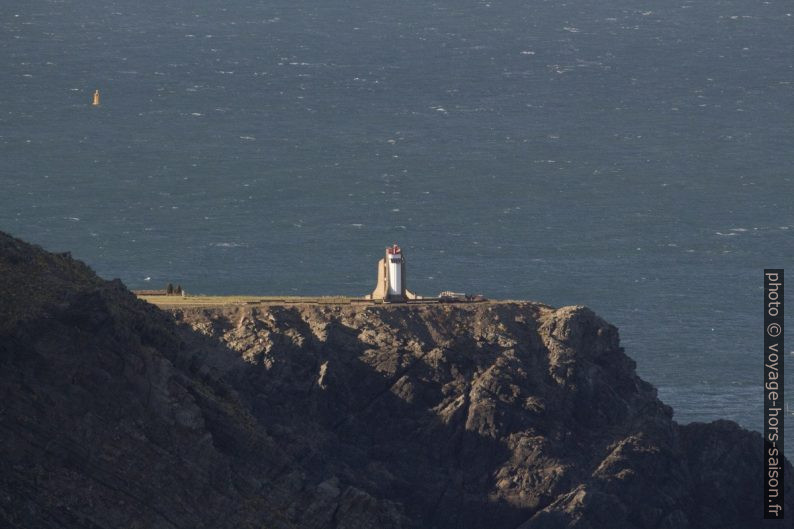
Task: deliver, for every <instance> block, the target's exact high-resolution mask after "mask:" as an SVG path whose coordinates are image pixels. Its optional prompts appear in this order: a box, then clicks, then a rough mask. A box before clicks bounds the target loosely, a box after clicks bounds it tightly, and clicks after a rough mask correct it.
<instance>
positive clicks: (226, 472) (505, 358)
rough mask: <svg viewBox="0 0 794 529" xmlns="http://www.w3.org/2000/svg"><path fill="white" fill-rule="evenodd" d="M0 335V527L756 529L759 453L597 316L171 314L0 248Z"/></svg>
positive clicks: (19, 248) (459, 308) (11, 243)
mask: <svg viewBox="0 0 794 529" xmlns="http://www.w3.org/2000/svg"><path fill="white" fill-rule="evenodd" d="M0 317H2V320H0V397H1V398H2V404H0V525H4V526H10V527H26V528H28V527H83V528H84V527H87V528H116V527H142V528H143V527H146V528H148V527H163V528H166V527H179V528H193V527H207V528H216V527H229V528H232V527H234V528H237V527H252V528H253V527H257V528H258V527H263V528H264V527H267V528H292V527H296V528H297V527H300V528H318V529H319V528H345V529H346V528H350V529H353V528H373V529H374V528H386V529H389V528H394V529H397V528H405V529H407V528H438V529H442V528H443V529H446V528H453V527H454V528H484V527H487V528H495V529H498V528H510V529H513V528H518V527H520V528H522V529H539V528H553V529H556V528H574V527H575V528H593V529H597V528H604V527H609V528H611V529H620V528H626V529H628V528H660V529H686V528H693V529H694V528H720V529H725V528H737V529H738V528H751V527H764V524H763V522H762V519H761V518H762V514H761V510H760V509H761V491H762V483H761V468H762V457H761V456H762V446H761V438H760V435H758V434H757V433H751V432H747V431H745V430H742V429H740V428H739V427H738V426H736V425H735V424H733V423H730V422H726V421H718V422H715V423H712V424H691V425H686V426H680V425H678V424H676V423H675V422H674V421H673V420H672V411H671V409H670V408H669V407H667V406H665V405H664V404H663V403H661V402H660V401H659V400H658V399H657V398H656V391H655V390H654V388H653V387H652V386H650V385H649V384H648V383H646V382H644V381H642V380H641V379H640V378H638V377H637V375H636V374H635V371H634V362H633V361H632V360H631V359H630V358H629V357H627V356H626V355H625V354H624V353H623V350H622V349H621V348H620V346H619V341H618V333H617V330H616V329H615V327H613V326H611V325H609V324H608V323H606V322H604V321H603V320H602V319H600V318H599V317H598V316H596V315H595V314H593V313H592V311H590V310H588V309H586V308H584V307H564V308H561V309H557V310H555V309H552V308H550V307H547V306H544V305H540V304H535V303H490V304H477V305H454V304H453V305H413V306H323V305H295V306H261V307H226V308H220V309H183V310H178V311H173V312H172V313H170V314H168V313H165V312H162V311H160V310H158V309H156V308H154V307H152V306H150V305H148V304H146V303H143V302H141V301H138V300H137V299H135V297H134V296H132V295H131V294H130V293H129V292H127V291H126V289H125V288H124V287H123V285H121V284H120V283H119V282H105V281H102V280H100V279H98V278H96V277H95V276H94V275H93V274H92V273H91V271H90V270H89V269H88V268H87V267H85V266H84V265H82V264H81V263H78V262H76V261H73V260H71V258H70V257H68V256H63V255H53V254H48V253H46V252H43V251H42V250H40V249H38V248H35V247H31V246H29V245H26V244H25V243H22V242H21V241H17V240H15V239H12V238H10V237H8V236H5V235H2V234H0ZM786 472H787V479H786V489H787V491H786V496H787V498H789V503H788V505H787V508H788V509H789V512H791V513H794V504H792V498H794V491H792V487H791V483H792V476H794V473H793V472H794V471H792V468H791V465H790V464H788V463H787V468H786ZM770 526H772V525H771V524H770Z"/></svg>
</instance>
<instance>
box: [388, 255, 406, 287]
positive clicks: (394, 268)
mask: <svg viewBox="0 0 794 529" xmlns="http://www.w3.org/2000/svg"><path fill="white" fill-rule="evenodd" d="M386 259H387V262H388V263H389V264H388V267H387V270H388V274H387V280H386V284H387V285H388V287H389V290H388V292H387V293H386V295H387V296H388V297H390V298H400V297H404V293H403V266H405V260H404V259H403V254H402V251H401V250H400V247H399V246H397V245H396V244H395V245H394V246H392V247H391V248H386Z"/></svg>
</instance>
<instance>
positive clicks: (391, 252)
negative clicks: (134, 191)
mask: <svg viewBox="0 0 794 529" xmlns="http://www.w3.org/2000/svg"><path fill="white" fill-rule="evenodd" d="M386 253H388V254H389V255H397V254H399V253H400V247H399V246H397V243H394V246H392V247H391V248H386Z"/></svg>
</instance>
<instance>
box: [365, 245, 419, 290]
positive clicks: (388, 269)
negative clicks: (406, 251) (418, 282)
mask: <svg viewBox="0 0 794 529" xmlns="http://www.w3.org/2000/svg"><path fill="white" fill-rule="evenodd" d="M367 298H369V299H372V300H381V301H391V302H401V301H408V300H409V299H419V297H418V296H417V295H416V294H414V293H413V292H411V291H410V290H408V289H407V288H405V256H404V255H403V252H402V250H401V249H400V247H399V246H397V245H396V244H394V245H392V246H390V247H388V248H386V254H385V255H384V256H383V259H381V260H380V261H378V283H377V285H375V290H373V291H372V294H370V295H369V296H367Z"/></svg>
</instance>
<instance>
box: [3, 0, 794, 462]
mask: <svg viewBox="0 0 794 529" xmlns="http://www.w3.org/2000/svg"><path fill="white" fill-rule="evenodd" d="M793 13H794V6H792V5H791V3H790V2H786V1H781V0H770V1H750V0H716V1H712V2H697V1H694V0H691V1H690V0H686V1H685V0H680V1H678V2H640V1H629V0H614V1H610V2H600V1H596V0H570V1H567V2H556V1H555V2H552V1H530V2H527V1H520V2H519V1H517V0H505V1H499V0H489V1H475V0H455V1H452V0H448V1H435V2H432V1H428V2H418V1H411V0H408V1H402V2H394V1H389V2H387V1H383V0H368V1H366V2H365V1H362V0H348V1H340V0H310V1H295V0H290V1H286V0H278V1H268V2H264V1H251V0H226V1H223V2H213V1H208V0H190V1H188V0H158V1H156V2H155V1H152V0H139V1H138V2H121V1H120V0H81V1H78V0H39V1H35V2H31V1H29V0H25V1H21V0H5V1H4V2H3V8H2V10H0V68H2V72H3V73H2V83H0V229H2V230H4V231H8V232H10V233H12V234H13V235H16V236H18V237H22V238H25V239H27V240H30V241H33V242H36V243H38V244H41V245H43V246H44V247H45V248H47V249H50V250H58V251H61V250H71V251H72V253H73V254H74V255H75V256H76V257H78V258H80V259H82V260H84V261H85V262H87V263H88V264H89V265H91V266H92V267H93V268H95V269H96V270H97V271H98V272H99V273H100V274H101V275H102V276H104V277H107V278H113V277H119V278H121V279H122V280H123V281H124V282H125V283H126V284H127V285H128V286H129V287H131V288H161V287H162V286H163V285H165V283H167V282H169V281H171V282H173V283H181V284H182V285H183V286H184V288H185V289H186V290H187V291H189V292H193V293H207V294H221V293H252V294H293V295H298V294H304V295H319V294H352V295H355V294H363V293H367V292H369V291H370V290H371V289H372V287H373V285H374V281H375V262H376V260H377V259H378V258H379V257H380V256H381V254H382V252H383V248H384V247H385V246H386V245H389V244H391V243H393V242H398V243H399V244H400V245H401V246H402V247H403V248H404V250H405V253H406V257H407V259H408V263H409V277H408V282H409V283H408V284H409V286H410V287H411V288H412V289H414V290H416V291H418V292H419V293H424V294H436V293H438V292H439V291H441V290H456V291H467V292H474V293H482V294H484V295H486V296H487V297H490V298H512V299H533V300H539V301H543V302H546V303H549V304H552V305H567V304H585V305H588V306H590V307H592V308H593V309H594V310H596V311H597V312H598V313H599V314H601V315H602V316H603V317H604V318H606V319H607V320H609V321H610V322H612V323H614V324H616V325H617V326H618V327H619V328H620V330H621V336H622V340H623V344H624V346H625V348H626V351H627V353H628V354H629V355H630V356H632V357H633V358H634V359H635V360H636V361H637V364H638V371H639V373H640V375H641V376H642V377H644V378H645V379H646V380H649V381H650V382H652V383H653V384H654V385H656V386H657V387H658V388H659V392H660V396H661V398H662V399H663V400H664V401H665V402H666V403H668V404H670V405H672V406H673V407H674V409H675V417H676V419H677V420H678V421H680V422H689V421H709V420H713V419H717V418H728V419H733V420H735V421H737V422H739V423H740V424H741V425H743V426H745V427H747V428H752V429H756V430H760V429H761V427H762V386H761V380H762V359H763V356H762V355H763V349H762V332H763V329H762V270H763V268H764V267H769V268H771V267H787V266H788V267H789V268H790V272H789V275H791V276H792V279H791V281H794V267H791V266H790V265H791V264H792V256H794V177H793V176H792V168H794V125H793V124H794V16H793ZM95 89H99V90H100V91H101V97H102V100H101V101H102V104H101V106H100V107H98V108H93V107H92V106H91V104H90V103H91V95H92V93H93V91H94V90H95ZM793 288H794V283H792V286H790V287H789V289H790V290H791V289H793ZM792 303H794V302H792ZM791 313H794V308H792V309H791V310H790V311H789V314H791ZM789 328H790V329H794V326H792V325H791V323H790V320H789ZM789 342H790V345H789V346H788V348H787V352H786V356H787V357H789V358H791V354H792V351H794V346H792V345H791V344H794V338H789ZM790 379H794V374H792V375H790ZM788 387H789V389H790V391H789V393H790V395H791V398H790V401H791V403H792V406H793V407H794V392H792V391H794V388H793V386H792V383H789V384H788ZM787 430H788V439H789V440H790V441H789V443H788V446H787V449H786V451H787V453H788V454H789V456H790V457H791V456H792V455H794V416H792V417H790V419H789V426H788V428H787Z"/></svg>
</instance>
